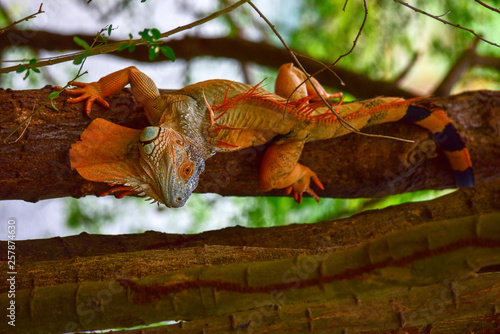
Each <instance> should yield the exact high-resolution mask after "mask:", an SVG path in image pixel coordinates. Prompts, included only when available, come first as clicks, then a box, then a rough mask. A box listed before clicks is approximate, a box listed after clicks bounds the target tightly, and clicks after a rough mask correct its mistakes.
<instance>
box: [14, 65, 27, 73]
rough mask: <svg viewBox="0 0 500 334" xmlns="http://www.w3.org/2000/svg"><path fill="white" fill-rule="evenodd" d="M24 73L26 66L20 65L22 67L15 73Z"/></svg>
mask: <svg viewBox="0 0 500 334" xmlns="http://www.w3.org/2000/svg"><path fill="white" fill-rule="evenodd" d="M24 71H26V66H25V65H22V66H19V67H18V68H17V70H16V72H17V73H21V72H24Z"/></svg>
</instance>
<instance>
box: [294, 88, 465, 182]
mask: <svg viewBox="0 0 500 334" xmlns="http://www.w3.org/2000/svg"><path fill="white" fill-rule="evenodd" d="M422 99H423V98H414V99H410V100H403V99H399V98H384V97H379V98H374V99H370V100H366V101H356V102H349V103H344V104H341V105H337V106H336V108H337V110H338V113H339V114H340V115H341V116H342V118H343V119H344V120H345V121H346V122H348V123H349V124H350V125H352V126H354V127H355V128H357V129H362V128H364V127H368V126H372V125H376V124H382V123H389V122H397V121H403V122H408V123H413V124H416V125H419V126H421V127H423V128H425V129H427V130H429V131H430V132H431V133H432V137H433V139H434V141H435V142H436V143H437V145H438V147H439V148H441V149H442V150H443V151H444V153H445V155H446V157H447V158H448V161H449V162H450V165H451V168H452V170H453V172H454V175H455V182H456V184H457V186H458V187H472V186H473V185H474V174H473V171H472V164H471V161H470V157H469V152H468V151H467V149H466V148H465V144H464V142H463V141H462V139H461V138H460V135H459V134H458V132H457V129H456V128H455V126H454V125H453V124H452V121H451V119H450V118H448V116H447V115H446V113H445V112H444V110H442V109H439V108H437V107H435V106H434V105H432V104H431V103H426V102H422ZM295 103H296V104H297V105H298V106H299V108H297V110H296V111H295V115H297V116H298V117H300V118H302V119H303V120H306V121H309V122H312V123H315V124H316V125H315V126H314V129H313V130H312V133H313V135H312V137H311V140H318V139H327V138H332V137H339V136H342V135H345V134H347V133H349V132H350V130H349V129H347V128H346V127H344V126H341V124H340V123H339V120H338V118H337V117H336V116H335V115H334V114H333V113H331V112H330V111H329V110H327V109H326V108H325V107H319V108H318V106H321V103H320V102H317V103H311V104H301V101H297V102H295Z"/></svg>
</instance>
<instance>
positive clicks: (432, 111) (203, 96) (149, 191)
mask: <svg viewBox="0 0 500 334" xmlns="http://www.w3.org/2000/svg"><path fill="white" fill-rule="evenodd" d="M304 79H306V77H305V74H304V73H302V72H301V71H300V70H298V69H296V68H294V67H293V65H292V64H285V65H283V66H282V67H281V68H280V70H279V72H278V77H277V79H276V94H273V93H271V92H269V91H267V90H265V89H263V88H260V87H258V86H250V85H246V84H242V83H237V82H230V81H227V80H209V81H204V82H200V83H197V84H193V85H190V86H187V87H184V88H183V89H180V90H176V91H169V92H168V93H167V94H163V95H161V94H160V93H159V91H158V89H157V87H156V85H155V84H154V82H153V81H152V80H151V79H150V78H149V77H148V76H147V75H145V74H144V73H142V72H140V71H139V70H138V69H137V68H135V67H128V68H126V69H123V70H120V71H117V72H114V73H111V74H109V75H107V76H105V77H103V78H102V79H100V80H99V81H97V82H93V83H89V84H85V83H76V82H75V83H74V85H75V86H79V87H80V88H79V89H74V90H69V91H68V93H70V94H72V95H79V96H78V97H76V98H71V99H68V101H69V102H80V101H83V100H86V111H87V113H90V111H91V107H92V103H93V102H94V101H96V102H98V103H100V104H102V105H104V106H108V104H107V102H106V101H105V100H104V99H103V98H104V97H106V96H109V95H111V94H113V93H115V92H117V91H119V90H120V89H122V88H123V87H124V86H126V85H127V84H128V83H130V85H131V90H132V94H133V95H134V97H135V98H136V100H137V101H138V102H139V103H140V104H142V105H143V106H144V110H145V112H146V116H147V117H148V119H149V121H150V123H151V126H148V127H146V128H145V129H143V130H134V129H129V128H126V127H123V126H119V125H116V124H114V123H111V122H108V121H106V120H104V119H100V118H98V119H95V120H94V121H93V122H92V123H90V125H89V126H88V127H87V128H86V129H85V131H84V132H83V133H82V135H81V141H78V142H76V143H75V144H73V145H72V147H71V150H70V160H71V167H72V168H73V169H76V170H77V171H78V173H80V175H82V176H83V177H84V178H85V179H88V180H91V181H97V182H107V183H110V184H114V185H117V186H115V187H113V188H111V189H110V190H109V191H108V192H106V193H115V194H117V195H118V196H119V197H122V196H125V195H129V194H133V195H138V196H145V197H150V198H152V199H153V200H155V201H158V202H161V203H164V204H165V205H167V206H168V207H180V206H182V205H184V203H185V202H186V200H187V199H188V198H189V196H190V195H191V193H192V192H193V190H194V189H195V188H196V186H197V184H198V178H199V175H200V174H201V173H202V172H203V170H204V167H205V160H206V159H208V158H209V157H210V156H212V155H213V154H214V153H216V152H224V151H233V150H238V149H243V148H246V147H249V146H256V145H261V144H264V143H266V142H269V141H272V143H271V144H270V146H269V147H268V149H267V151H266V152H265V154H264V157H263V160H262V163H261V167H260V186H261V188H262V189H263V190H265V191H268V190H271V189H276V188H277V189H281V188H284V189H285V192H286V193H288V194H289V193H293V197H294V198H295V200H296V201H297V202H300V201H301V199H302V195H303V193H304V192H305V193H308V194H310V195H311V196H313V197H314V198H316V200H318V196H317V195H316V193H315V192H314V191H313V190H312V189H311V188H310V181H311V180H312V181H313V182H314V183H315V185H316V186H317V187H318V188H320V189H323V185H322V184H321V182H320V181H319V179H318V177H317V176H316V174H315V173H314V172H313V171H311V170H310V169H309V168H308V167H306V166H304V165H302V164H300V163H299V162H298V160H299V157H300V155H301V153H302V148H303V147H304V144H305V143H306V142H309V141H313V140H321V139H328V138H332V137H338V136H342V135H344V134H347V133H349V132H350V130H348V129H346V128H345V127H344V126H342V125H341V124H340V123H339V121H338V119H337V118H336V117H335V115H334V114H333V113H332V112H331V111H330V110H329V109H328V108H327V106H325V105H324V103H323V102H322V101H321V100H319V98H318V95H317V92H318V93H319V94H321V95H322V96H324V97H325V98H332V97H337V96H338V95H329V94H327V93H326V91H325V90H324V89H323V87H321V85H320V84H319V83H318V82H317V81H316V80H315V79H311V81H312V83H311V82H310V81H307V82H306V84H304V85H301V86H300V87H299V88H298V89H297V90H296V91H295V92H294V94H293V95H292V96H291V98H290V102H289V103H288V105H286V99H287V98H288V97H289V96H290V94H291V93H292V92H293V91H294V89H295V88H296V87H297V86H298V85H299V84H300V83H302V82H303V80H304ZM313 84H314V86H316V89H317V90H318V91H317V92H316V90H315V89H314V87H313ZM285 105H286V113H285ZM334 108H335V109H336V110H337V112H338V113H339V114H340V115H341V116H342V117H343V118H344V119H345V120H346V121H347V122H349V123H350V124H351V125H352V126H354V127H355V128H358V129H361V128H363V127H365V126H371V125H375V124H380V123H387V122H395V121H407V122H411V123H415V124H417V125H420V126H422V127H424V128H426V129H428V130H430V132H431V133H432V134H433V135H434V138H445V140H444V141H443V142H440V143H438V145H439V146H440V147H441V148H442V149H443V150H444V152H445V154H446V156H447V157H448V159H449V162H450V165H451V167H452V169H453V170H454V173H455V180H456V183H457V186H459V187H469V186H472V185H473V184H474V177H473V172H472V167H471V162H470V158H469V154H468V152H467V149H466V148H465V146H464V143H463V141H462V140H461V138H460V136H459V135H458V133H457V130H456V128H455V127H454V126H453V124H452V123H451V120H450V119H449V118H448V117H447V116H446V114H445V112H444V111H443V110H440V109H437V108H435V107H434V106H432V105H430V104H425V103H422V102H419V99H414V100H406V101H405V100H403V99H400V98H390V97H388V98H374V99H370V100H366V101H358V102H350V103H343V104H341V103H337V104H336V105H334ZM284 115H285V117H284Z"/></svg>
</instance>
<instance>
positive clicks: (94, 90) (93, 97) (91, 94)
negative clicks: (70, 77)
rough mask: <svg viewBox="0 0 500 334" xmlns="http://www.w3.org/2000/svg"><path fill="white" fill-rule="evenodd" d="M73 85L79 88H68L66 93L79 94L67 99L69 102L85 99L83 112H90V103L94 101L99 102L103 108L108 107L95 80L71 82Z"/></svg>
mask: <svg viewBox="0 0 500 334" xmlns="http://www.w3.org/2000/svg"><path fill="white" fill-rule="evenodd" d="M72 85H73V86H76V87H81V88H79V89H68V90H66V93H68V94H70V95H79V96H78V97H74V98H69V99H68V100H67V101H68V102H70V103H78V102H81V101H84V100H87V102H86V103H85V112H87V114H90V112H91V110H92V104H93V103H94V101H95V102H97V103H99V104H100V105H101V106H103V107H105V108H109V103H108V102H106V100H104V99H103V97H102V94H101V89H100V85H99V83H97V82H92V83H83V82H77V81H75V82H73V83H72Z"/></svg>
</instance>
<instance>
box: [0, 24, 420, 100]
mask: <svg viewBox="0 0 500 334" xmlns="http://www.w3.org/2000/svg"><path fill="white" fill-rule="evenodd" d="M31 34H32V35H29V36H34V38H32V39H28V38H25V37H24V36H25V35H26V36H27V32H25V31H22V30H13V31H10V32H8V33H7V34H5V35H0V53H2V51H3V50H2V46H4V47H7V46H14V47H15V46H19V45H20V44H18V43H21V42H25V43H27V44H28V45H29V46H30V47H31V48H33V49H35V50H40V49H43V50H49V51H58V50H75V49H76V48H77V45H76V44H75V42H74V41H73V36H68V35H60V34H55V33H51V32H46V31H34V32H31ZM78 37H79V38H81V39H83V40H84V41H86V42H87V43H89V44H90V43H92V41H93V39H94V38H95V36H90V35H86V36H83V35H79V36H78ZM11 41H13V42H11ZM54 41H57V42H54ZM110 43H114V41H113V40H110ZM167 44H168V46H170V47H171V48H172V49H174V50H175V54H176V57H177V58H178V59H184V60H187V61H189V60H191V59H194V58H197V57H204V56H210V57H223V58H231V59H236V60H238V61H240V62H242V63H246V62H248V63H256V64H259V65H262V66H269V67H274V68H276V69H277V68H279V67H280V66H281V65H283V64H284V63H287V62H290V61H292V58H291V56H290V54H289V53H288V51H287V50H286V49H284V48H279V47H276V46H273V45H271V44H267V43H258V42H251V41H247V40H244V39H240V38H199V37H185V38H183V39H179V40H170V41H168V43H167ZM111 54H112V55H115V56H117V57H121V58H123V59H130V60H135V61H141V62H151V61H150V60H149V52H148V49H147V47H146V46H138V47H137V48H136V50H135V51H134V52H133V53H130V52H128V51H122V52H116V51H115V52H112V53H111ZM298 57H299V59H300V61H301V63H302V64H303V65H304V67H305V69H306V70H307V71H308V72H309V73H315V72H318V71H321V70H322V69H324V67H323V65H322V64H321V63H318V62H316V61H314V60H312V59H309V58H308V57H301V56H300V55H299V56H298ZM160 58H161V57H158V58H157V59H156V60H154V62H162V61H163V62H164V61H165V60H162V59H160ZM322 63H328V61H322ZM335 72H336V73H337V74H338V76H339V77H341V78H342V81H343V82H344V83H345V85H342V84H341V82H340V81H339V80H338V79H337V78H336V77H334V76H332V75H331V73H327V72H325V73H321V74H319V75H317V76H315V77H316V78H317V79H318V80H319V81H320V82H321V83H322V84H324V85H325V86H329V87H332V89H336V90H339V91H340V90H341V91H344V92H347V93H350V94H352V95H354V96H356V97H358V98H360V99H363V98H371V97H374V96H382V95H383V96H401V97H405V98H409V97H414V96H415V95H414V94H412V93H411V92H408V91H406V90H403V89H401V88H399V87H398V86H397V85H395V84H393V83H389V82H384V81H377V80H372V79H370V78H369V77H367V76H365V75H362V74H358V73H356V72H353V71H349V70H346V69H343V68H341V67H338V66H337V67H335ZM104 74H107V73H103V75H104Z"/></svg>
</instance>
